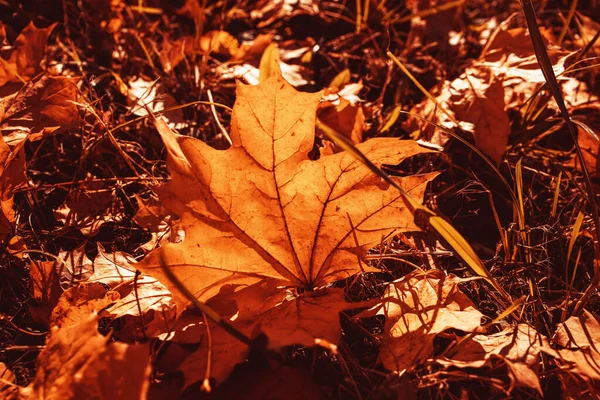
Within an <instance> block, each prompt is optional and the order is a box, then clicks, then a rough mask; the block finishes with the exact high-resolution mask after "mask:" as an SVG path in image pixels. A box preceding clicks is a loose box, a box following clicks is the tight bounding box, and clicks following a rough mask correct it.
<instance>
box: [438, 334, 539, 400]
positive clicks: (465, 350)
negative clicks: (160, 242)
mask: <svg viewBox="0 0 600 400" xmlns="http://www.w3.org/2000/svg"><path fill="white" fill-rule="evenodd" d="M548 346H549V343H548V339H547V338H546V337H544V336H542V335H540V334H539V333H538V332H536V331H535V329H533V328H532V327H530V326H529V325H527V324H519V325H517V326H516V327H510V326H509V327H507V328H506V329H504V330H503V331H502V332H498V333H494V334H491V335H475V336H473V337H471V338H468V339H467V340H466V341H464V342H462V343H460V346H459V347H458V349H457V351H456V353H455V354H454V355H452V357H451V358H450V359H437V360H436V362H438V363H440V364H442V365H445V366H453V367H459V368H483V367H487V368H493V367H494V363H493V362H492V360H501V361H503V363H504V364H505V365H506V368H507V370H508V376H509V378H510V382H511V385H510V387H509V388H508V389H507V391H508V392H510V391H511V390H512V389H513V388H514V387H529V388H531V389H535V390H537V391H538V392H539V393H540V394H541V393H542V388H541V386H540V380H539V377H538V375H539V366H540V352H541V351H542V349H543V348H545V347H548Z"/></svg>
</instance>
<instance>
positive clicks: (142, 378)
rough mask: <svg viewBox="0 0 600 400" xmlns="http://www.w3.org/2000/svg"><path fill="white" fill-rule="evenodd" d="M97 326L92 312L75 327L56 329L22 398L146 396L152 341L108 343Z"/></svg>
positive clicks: (141, 398) (132, 397) (113, 398)
mask: <svg viewBox="0 0 600 400" xmlns="http://www.w3.org/2000/svg"><path fill="white" fill-rule="evenodd" d="M97 326H98V317H97V316H96V315H89V314H88V315H85V316H83V317H82V318H81V319H80V320H79V321H77V322H76V323H75V324H74V325H71V326H69V327H63V328H61V329H58V328H53V332H52V335H51V336H50V339H49V340H48V342H47V344H46V347H45V348H44V350H42V352H41V353H40V355H39V357H38V359H37V372H36V375H35V378H34V380H33V382H32V383H31V384H30V385H29V386H28V387H26V388H23V389H21V395H22V396H23V398H36V399H47V400H53V399H56V400H59V399H111V400H115V399H123V400H126V399H127V400H131V399H140V400H143V399H146V393H147V392H148V388H149V386H150V381H149V378H150V372H151V368H150V363H149V348H148V345H147V344H146V345H127V344H124V343H111V344H109V343H108V341H109V337H104V336H102V335H100V334H99V333H98V331H97Z"/></svg>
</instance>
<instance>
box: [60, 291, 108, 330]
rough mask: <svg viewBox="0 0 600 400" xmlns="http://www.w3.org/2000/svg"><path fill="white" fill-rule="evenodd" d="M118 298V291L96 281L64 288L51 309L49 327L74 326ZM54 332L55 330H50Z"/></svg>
mask: <svg viewBox="0 0 600 400" xmlns="http://www.w3.org/2000/svg"><path fill="white" fill-rule="evenodd" d="M118 299H119V293H117V292H114V291H109V290H106V287H105V286H103V285H102V284H100V283H96V282H83V283H80V284H79V285H77V286H73V287H72V288H69V289H67V290H65V292H64V293H63V294H62V296H60V298H59V299H58V304H57V305H56V307H54V310H52V315H51V316H50V327H52V328H54V327H59V328H65V327H70V326H76V325H77V323H78V322H80V321H81V320H82V319H85V318H87V317H88V316H89V315H90V314H92V313H98V312H100V311H101V310H102V309H104V308H106V307H107V306H108V305H109V304H111V303H114V302H115V301H117V300H118ZM52 332H55V330H52Z"/></svg>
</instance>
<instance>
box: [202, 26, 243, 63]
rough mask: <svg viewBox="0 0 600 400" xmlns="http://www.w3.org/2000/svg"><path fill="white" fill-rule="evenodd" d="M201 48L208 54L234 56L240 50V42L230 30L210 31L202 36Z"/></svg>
mask: <svg viewBox="0 0 600 400" xmlns="http://www.w3.org/2000/svg"><path fill="white" fill-rule="evenodd" d="M200 50H202V51H203V52H205V53H206V54H210V53H216V54H220V55H225V56H228V57H233V56H234V55H235V54H237V52H238V51H239V44H238V41H237V40H236V38H234V37H233V36H231V34H230V33H228V32H225V31H210V32H206V33H205V34H204V35H202V37H201V38H200Z"/></svg>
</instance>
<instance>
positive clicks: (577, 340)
mask: <svg viewBox="0 0 600 400" xmlns="http://www.w3.org/2000/svg"><path fill="white" fill-rule="evenodd" d="M552 342H553V344H555V345H556V346H557V347H558V348H556V349H554V348H551V347H550V345H546V346H544V348H543V349H542V351H544V352H545V353H546V354H548V355H550V356H552V357H554V359H555V362H556V363H557V364H558V365H559V366H560V367H561V369H562V370H566V371H568V374H561V381H562V383H563V386H564V389H565V391H566V394H568V395H569V396H571V397H573V398H576V397H577V396H583V395H586V394H587V395H589V393H590V391H591V393H599V392H600V317H598V315H595V314H592V313H590V312H589V311H587V310H584V311H583V313H582V315H581V316H579V317H578V316H571V317H570V318H569V319H567V320H566V321H565V322H564V323H562V324H560V326H559V327H558V329H557V330H556V333H555V335H554V337H553V339H552ZM582 383H583V384H582ZM586 392H587V393H586Z"/></svg>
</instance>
